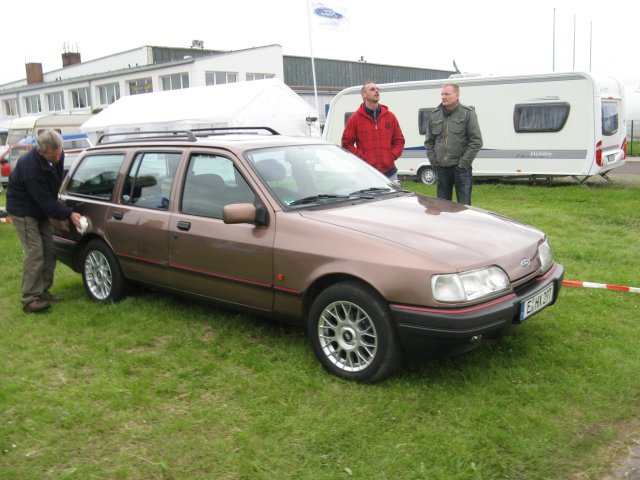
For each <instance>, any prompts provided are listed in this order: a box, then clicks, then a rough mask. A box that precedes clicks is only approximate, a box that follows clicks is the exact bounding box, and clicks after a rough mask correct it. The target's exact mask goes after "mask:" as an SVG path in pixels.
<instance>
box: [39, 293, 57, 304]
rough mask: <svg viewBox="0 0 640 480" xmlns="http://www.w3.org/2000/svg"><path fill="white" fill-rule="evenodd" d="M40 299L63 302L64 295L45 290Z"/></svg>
mask: <svg viewBox="0 0 640 480" xmlns="http://www.w3.org/2000/svg"><path fill="white" fill-rule="evenodd" d="M40 300H42V301H44V302H54V303H55V302H61V301H62V297H59V296H58V295H52V294H51V293H49V292H44V293H43V294H42V295H40Z"/></svg>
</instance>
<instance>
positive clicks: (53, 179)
mask: <svg viewBox="0 0 640 480" xmlns="http://www.w3.org/2000/svg"><path fill="white" fill-rule="evenodd" d="M63 166H64V152H63V150H62V137H61V136H60V134H59V133H58V132H56V131H55V130H45V131H44V132H42V133H40V135H38V139H37V142H36V147H35V148H34V149H32V150H31V151H29V153H27V154H25V155H24V156H23V157H21V158H20V160H19V161H18V163H17V164H16V166H15V168H14V169H13V171H12V172H11V175H10V176H9V185H8V188H7V213H8V214H9V216H10V218H11V223H13V225H14V226H15V227H16V232H17V233H18V237H20V241H21V242H22V247H23V248H24V261H23V265H22V308H23V310H24V311H25V312H26V313H35V312H42V311H44V310H47V309H48V308H49V307H50V306H51V305H50V303H49V302H52V301H59V300H61V299H60V297H57V296H56V295H53V294H51V292H49V288H51V285H53V274H54V270H55V267H56V257H55V254H54V251H53V235H52V231H51V224H50V223H49V218H57V219H70V220H71V222H73V224H74V225H75V226H76V228H80V225H81V224H80V219H81V218H82V216H81V215H80V214H79V213H76V212H73V211H72V210H71V209H70V208H68V207H65V206H63V205H61V204H60V203H59V202H58V190H59V189H60V185H61V184H62V178H63V176H64V175H63V171H62V169H63Z"/></svg>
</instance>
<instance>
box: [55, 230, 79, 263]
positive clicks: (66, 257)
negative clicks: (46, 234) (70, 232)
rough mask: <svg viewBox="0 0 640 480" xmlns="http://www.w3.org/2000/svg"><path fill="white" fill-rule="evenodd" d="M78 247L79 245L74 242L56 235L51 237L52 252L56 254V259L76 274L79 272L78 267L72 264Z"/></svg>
mask: <svg viewBox="0 0 640 480" xmlns="http://www.w3.org/2000/svg"><path fill="white" fill-rule="evenodd" d="M78 245H79V243H78V242H77V241H75V240H70V239H68V238H64V237H60V236H58V235H54V236H53V250H54V251H55V253H56V259H57V260H58V261H59V262H62V263H64V264H65V265H66V266H68V267H70V268H71V269H72V270H75V271H76V272H79V270H78V266H77V265H75V264H74V260H75V258H76V255H75V252H76V250H77V248H78Z"/></svg>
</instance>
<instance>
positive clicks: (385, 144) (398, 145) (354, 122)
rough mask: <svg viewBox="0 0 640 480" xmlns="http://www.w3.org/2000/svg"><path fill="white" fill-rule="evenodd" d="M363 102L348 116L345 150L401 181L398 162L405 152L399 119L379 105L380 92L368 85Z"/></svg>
mask: <svg viewBox="0 0 640 480" xmlns="http://www.w3.org/2000/svg"><path fill="white" fill-rule="evenodd" d="M360 95H362V100H363V103H362V105H360V108H358V110H356V112H355V113H354V114H353V115H351V117H349V120H348V121H347V125H346V126H345V127H344V132H343V133H342V147H343V148H346V149H347V150H349V151H350V152H351V153H353V154H355V155H357V156H358V157H360V158H361V159H363V160H364V161H365V162H367V163H368V164H370V165H371V166H373V167H375V168H376V169H378V170H379V171H380V172H382V173H384V174H385V175H386V176H387V177H388V178H389V180H392V181H397V180H398V169H397V168H396V165H395V161H396V159H397V158H398V157H400V155H402V151H403V149H404V136H403V135H402V130H401V129H400V124H399V123H398V119H397V118H396V116H395V115H394V114H393V113H391V110H389V108H388V107H387V106H385V105H382V104H380V103H379V102H380V90H378V86H377V85H376V84H375V83H373V82H367V83H365V84H364V86H363V87H362V90H360Z"/></svg>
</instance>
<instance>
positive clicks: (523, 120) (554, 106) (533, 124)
mask: <svg viewBox="0 0 640 480" xmlns="http://www.w3.org/2000/svg"><path fill="white" fill-rule="evenodd" d="M569 110H570V107H569V104H568V103H566V102H555V103H535V104H519V105H516V106H515V109H514V111H513V127H514V129H515V131H516V132H517V133H540V132H559V131H560V130H562V129H563V128H564V125H565V123H567V118H569Z"/></svg>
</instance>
